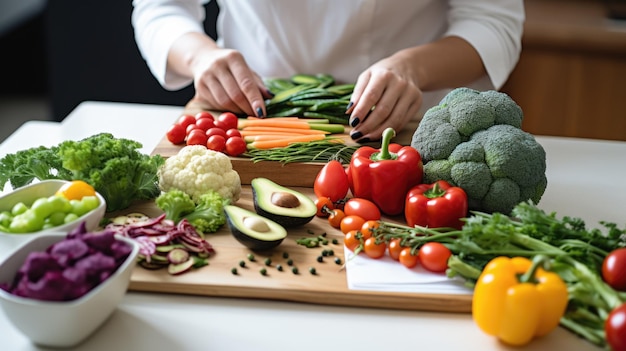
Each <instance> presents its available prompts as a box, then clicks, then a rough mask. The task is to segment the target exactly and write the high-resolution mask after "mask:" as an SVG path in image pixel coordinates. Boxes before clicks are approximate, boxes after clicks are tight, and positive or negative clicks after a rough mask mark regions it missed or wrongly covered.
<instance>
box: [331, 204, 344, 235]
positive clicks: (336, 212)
mask: <svg viewBox="0 0 626 351" xmlns="http://www.w3.org/2000/svg"><path fill="white" fill-rule="evenodd" d="M345 216H346V214H345V213H343V211H342V210H340V209H338V208H335V209H333V210H331V211H330V214H329V215H328V224H330V226H331V227H333V228H341V222H342V221H343V218H344V217H345ZM342 233H343V231H342Z"/></svg>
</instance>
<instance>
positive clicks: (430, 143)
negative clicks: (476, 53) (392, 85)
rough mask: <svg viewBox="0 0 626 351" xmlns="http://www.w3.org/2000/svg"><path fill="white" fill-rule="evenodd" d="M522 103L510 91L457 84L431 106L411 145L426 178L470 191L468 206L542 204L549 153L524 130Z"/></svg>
mask: <svg viewBox="0 0 626 351" xmlns="http://www.w3.org/2000/svg"><path fill="white" fill-rule="evenodd" d="M522 118H523V114H522V110H521V108H520V107H519V106H518V105H517V104H516V103H515V102H514V101H513V100H512V99H511V98H510V97H509V96H508V95H506V94H504V93H501V92H497V91H485V92H479V91H477V90H473V89H469V88H458V89H454V90H453V91H451V92H450V93H449V94H448V95H446V97H444V98H443V99H442V101H441V102H440V104H439V105H437V106H435V107H433V108H431V109H429V110H428V111H427V112H426V114H425V115H424V118H423V119H422V121H421V122H420V125H419V126H418V128H417V129H416V130H415V133H414V134H413V139H412V142H411V146H413V147H414V148H415V149H417V150H418V151H419V152H420V155H421V156H422V160H423V162H424V181H425V182H429V183H432V182H435V181H437V180H440V179H443V180H446V181H448V182H450V183H451V184H453V185H456V186H459V187H461V188H463V189H464V190H465V192H466V193H467V196H468V200H469V206H468V207H469V209H471V210H477V211H485V212H501V213H504V214H510V212H511V211H512V210H513V208H514V207H515V205H517V204H518V203H520V202H523V201H526V200H532V201H533V202H535V203H538V202H539V200H540V199H541V197H542V196H543V193H544V191H545V189H546V186H547V178H546V154H545V151H544V149H543V147H542V146H541V145H540V144H539V143H538V142H537V141H536V140H535V138H534V137H533V136H532V135H531V134H529V133H527V132H525V131H523V130H522V129H521V124H522Z"/></svg>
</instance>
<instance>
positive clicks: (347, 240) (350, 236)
mask: <svg viewBox="0 0 626 351" xmlns="http://www.w3.org/2000/svg"><path fill="white" fill-rule="evenodd" d="M358 234H359V231H358V230H351V231H349V232H347V233H346V235H345V236H344V237H343V244H344V245H345V246H346V247H347V248H348V250H350V251H354V250H356V248H357V247H359V246H360V245H361V240H360V239H359V235H358Z"/></svg>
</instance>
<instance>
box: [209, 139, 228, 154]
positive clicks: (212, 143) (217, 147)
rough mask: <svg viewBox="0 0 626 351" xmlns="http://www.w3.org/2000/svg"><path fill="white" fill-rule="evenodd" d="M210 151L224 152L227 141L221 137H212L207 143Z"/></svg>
mask: <svg viewBox="0 0 626 351" xmlns="http://www.w3.org/2000/svg"><path fill="white" fill-rule="evenodd" d="M206 147H207V148H208V149H211V150H214V151H219V152H223V151H224V148H225V147H226V139H225V138H224V137H223V136H221V135H211V136H210V137H209V138H208V139H207V141H206Z"/></svg>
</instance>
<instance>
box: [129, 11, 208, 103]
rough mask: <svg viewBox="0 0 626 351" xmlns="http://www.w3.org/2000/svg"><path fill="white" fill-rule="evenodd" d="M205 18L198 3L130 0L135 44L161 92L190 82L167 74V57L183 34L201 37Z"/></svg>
mask: <svg viewBox="0 0 626 351" xmlns="http://www.w3.org/2000/svg"><path fill="white" fill-rule="evenodd" d="M205 16H206V13H205V8H204V6H203V2H202V1H199V0H133V12H132V16H131V22H132V25H133V29H134V33H135V42H136V43H137V47H138V48H139V52H140V53H141V56H142V57H143V59H144V60H145V61H146V63H147V65H148V68H149V69H150V71H151V72H152V74H153V75H154V77H155V78H156V79H157V80H158V82H159V83H160V84H161V86H163V87H164V88H165V89H168V90H178V89H182V88H184V87H186V86H187V85H189V84H190V83H191V82H192V79H191V78H189V77H183V76H180V75H177V74H175V73H173V72H171V71H168V70H167V55H168V52H169V50H170V48H171V47H172V44H173V43H174V41H176V39H178V38H179V37H180V36H182V35H183V34H185V33H189V32H197V33H204V27H203V21H204V18H205Z"/></svg>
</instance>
